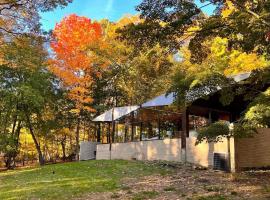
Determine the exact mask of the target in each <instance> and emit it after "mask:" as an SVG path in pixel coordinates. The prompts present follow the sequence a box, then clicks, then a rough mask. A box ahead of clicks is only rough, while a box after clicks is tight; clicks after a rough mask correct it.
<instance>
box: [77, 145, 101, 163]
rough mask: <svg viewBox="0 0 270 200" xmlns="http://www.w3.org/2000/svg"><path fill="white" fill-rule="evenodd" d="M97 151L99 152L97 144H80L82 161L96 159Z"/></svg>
mask: <svg viewBox="0 0 270 200" xmlns="http://www.w3.org/2000/svg"><path fill="white" fill-rule="evenodd" d="M96 150H97V143H96V142H81V143H80V160H92V159H95V158H96V156H95V152H96Z"/></svg>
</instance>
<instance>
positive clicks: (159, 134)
mask: <svg viewBox="0 0 270 200" xmlns="http://www.w3.org/2000/svg"><path fill="white" fill-rule="evenodd" d="M158 139H159V140H160V139H161V130H160V115H159V114H158Z"/></svg>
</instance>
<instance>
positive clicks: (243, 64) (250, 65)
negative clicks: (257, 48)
mask: <svg viewBox="0 0 270 200" xmlns="http://www.w3.org/2000/svg"><path fill="white" fill-rule="evenodd" d="M269 64H270V63H269V61H266V59H265V57H264V56H258V55H257V54H255V53H250V54H247V53H243V52H240V51H237V50H233V51H232V53H231V54H230V61H229V66H228V68H227V69H225V71H224V73H225V74H226V75H234V74H239V73H242V72H250V71H252V70H255V69H262V68H265V67H267V66H269Z"/></svg>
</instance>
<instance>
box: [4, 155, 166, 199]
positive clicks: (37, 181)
mask: <svg viewBox="0 0 270 200" xmlns="http://www.w3.org/2000/svg"><path fill="white" fill-rule="evenodd" d="M157 173H159V174H166V173H169V171H168V170H167V169H165V168H162V167H159V166H154V165H151V166H150V165H147V164H144V163H143V162H138V161H123V160H117V161H116V160H114V161H85V162H76V163H65V164H55V165H47V166H44V167H38V168H32V169H24V170H14V171H7V172H1V173H0V199H1V200H2V199H10V200H11V199H72V198H74V197H80V196H83V195H86V194H89V193H92V192H109V191H110V192H111V191H112V192H113V191H117V189H120V188H121V181H122V179H123V178H132V177H133V178H136V177H141V176H147V175H151V174H157ZM150 196H151V195H150Z"/></svg>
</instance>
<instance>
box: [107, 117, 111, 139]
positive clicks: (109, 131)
mask: <svg viewBox="0 0 270 200" xmlns="http://www.w3.org/2000/svg"><path fill="white" fill-rule="evenodd" d="M108 125H109V128H108V134H107V143H108V144H109V143H111V123H110V122H108Z"/></svg>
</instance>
